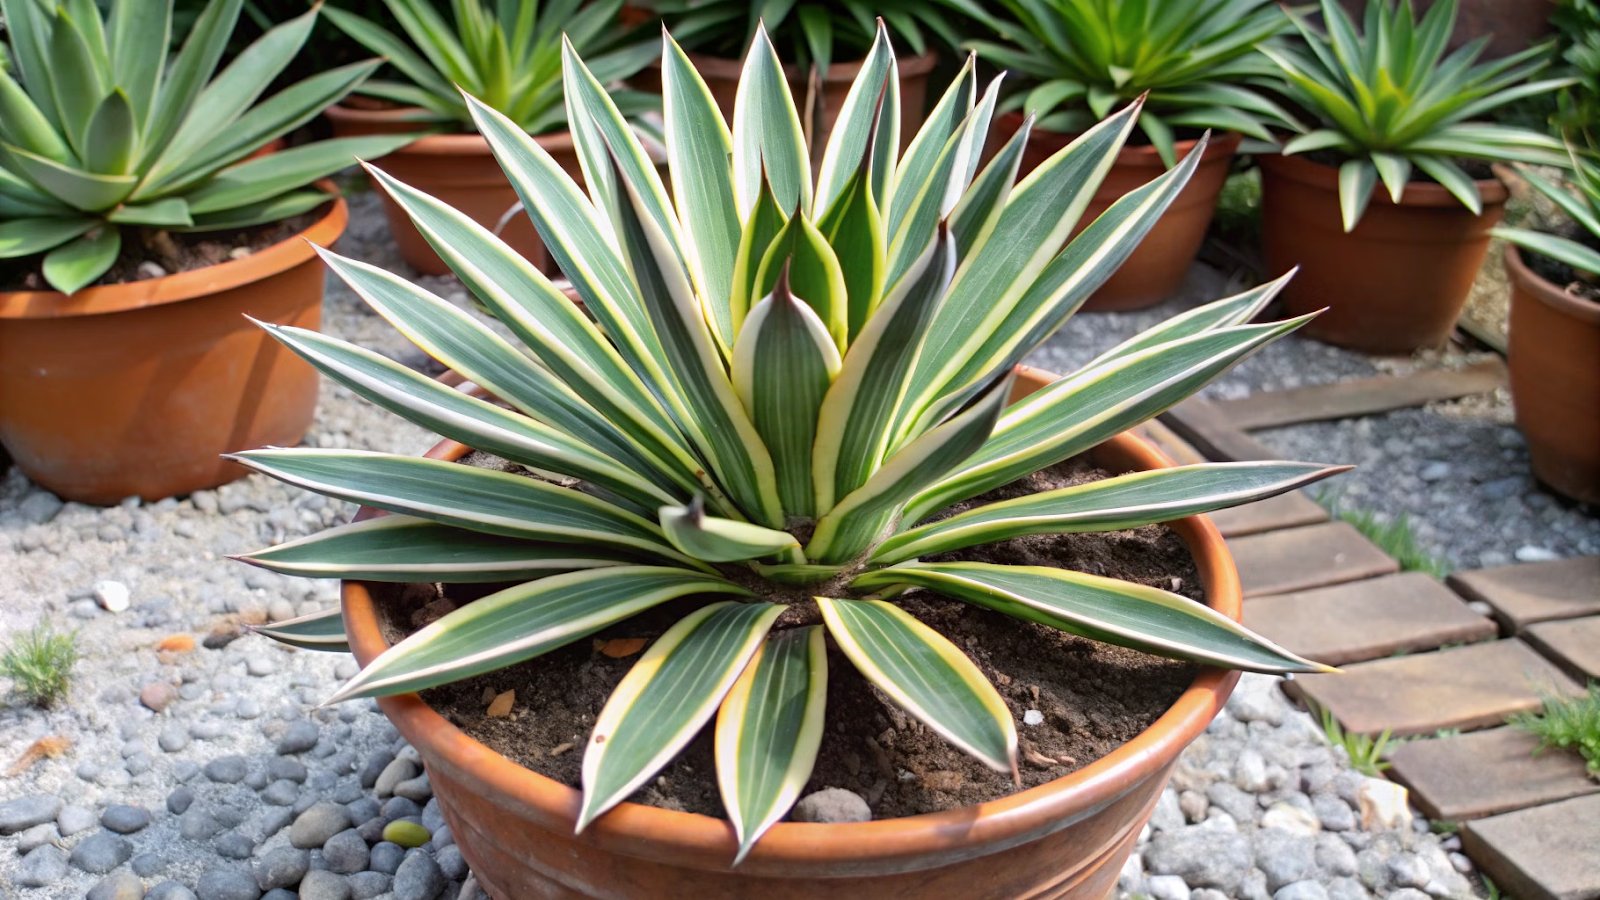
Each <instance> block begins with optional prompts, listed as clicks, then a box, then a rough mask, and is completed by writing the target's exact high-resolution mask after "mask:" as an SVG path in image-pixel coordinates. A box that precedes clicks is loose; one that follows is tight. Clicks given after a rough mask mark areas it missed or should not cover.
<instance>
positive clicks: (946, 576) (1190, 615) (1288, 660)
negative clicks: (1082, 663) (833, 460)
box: [851, 562, 1333, 673]
mask: <svg viewBox="0 0 1600 900" xmlns="http://www.w3.org/2000/svg"><path fill="white" fill-rule="evenodd" d="M851 584H852V586H853V587H858V588H860V589H862V590H872V589H877V588H888V587H891V586H894V585H901V584H910V585H916V586H917V587H923V588H927V589H928V590H931V591H935V592H937V593H940V594H944V595H945V596H947V597H955V598H956V599H959V600H965V601H967V602H968V603H973V604H977V605H978V606H986V607H988V608H990V609H993V610H997V611H999V612H1003V613H1005V614H1006V615H1009V616H1014V617H1016V618H1019V619H1025V620H1027V621H1030V622H1038V623H1040V624H1042V625H1049V626H1050V627H1052V628H1059V629H1061V630H1062V631H1065V632H1068V633H1070V634H1077V635H1082V636H1084V637H1088V638H1092V639H1093V640H1097V641H1104V642H1105V643H1108V644H1117V645H1119V646H1123V647H1132V648H1134V649H1136V650H1143V651H1145V652H1147V653H1154V654H1157V655H1160V656H1171V657H1176V658H1178V659H1188V660H1193V661H1195V662H1200V663H1206V664H1208V665H1218V666H1225V667H1227V668H1230V669H1244V670H1246V671H1251V672H1274V673H1283V672H1328V671H1333V670H1331V669H1329V668H1328V667H1327V666H1324V665H1320V664H1318V663H1314V662H1312V661H1310V660H1308V659H1305V658H1303V657H1300V656H1297V655H1295V654H1293V653H1290V652H1289V651H1287V650H1285V649H1283V648H1282V647H1279V646H1278V645H1276V644H1274V643H1272V642H1271V641H1269V640H1267V639H1266V638H1264V637H1261V636H1260V635H1257V634H1255V633H1253V632H1251V631H1250V630H1249V629H1247V628H1245V627H1244V626H1243V625H1240V624H1239V623H1237V622H1235V621H1233V620H1232V619H1230V618H1228V617H1227V616H1224V615H1222V614H1221V613H1219V612H1217V611H1216V610H1213V609H1211V608H1210V607H1209V606H1205V605H1203V604H1200V603H1196V602H1195V601H1193V600H1190V599H1189V598H1187V597H1180V596H1178V595H1177V594H1173V593H1170V592H1167V591H1163V590H1158V589H1156V588H1152V587H1146V586H1144V585H1142V584H1133V583H1131V582H1127V581H1118V580H1117V579H1115V578H1102V577H1100V576H1098V575H1087V574H1084V573H1083V572H1074V571H1072V570H1070V569H1055V568H1049V567H1045V566H1001V565H995V564H992V563H974V562H950V563H901V564H900V565H898V566H892V567H890V568H887V569H878V570H875V571H872V572H868V573H866V574H863V575H861V576H859V577H857V578H856V579H855V580H854V581H853V582H851Z"/></svg>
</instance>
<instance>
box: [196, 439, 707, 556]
mask: <svg viewBox="0 0 1600 900" xmlns="http://www.w3.org/2000/svg"><path fill="white" fill-rule="evenodd" d="M227 458H229V459H232V460H234V461H236V462H240V463H243V464H244V465H246V466H249V467H250V468H252V469H255V470H256V471H257V472H261V473H263V474H266V475H270V476H271V477H273V478H276V479H278V480H279V481H282V482H284V483H286V484H292V485H294V486H296V487H302V488H305V489H306V490H309V491H315V492H317V493H319V494H325V495H327V496H329V497H335V498H338V499H340V500H348V501H350V502H351V503H359V504H361V505H363V506H373V507H377V508H378V509H384V510H388V511H389V512H397V513H405V514H406V515H411V516H418V517H421V518H424V519H431V520H433V521H435V522H442V523H444V524H446V525H454V526H456V527H458V528H466V529H470V530H472V531H482V532H485V533H487V534H498V535H502V536H504V537H514V538H523V539H525V540H535V541H554V542H557V543H573V544H585V543H593V544H600V545H602V546H606V547H613V548H617V549H620V550H625V551H626V550H632V551H643V552H645V553H650V554H653V555H655V556H659V557H664V558H667V559H671V560H674V561H675V562H679V563H683V564H688V565H699V564H698V563H696V562H695V561H694V560H691V559H689V558H688V557H686V556H684V555H683V554H681V553H679V552H678V551H677V550H674V549H673V548H672V547H671V546H670V545H669V544H668V543H667V542H666V539H665V538H664V537H663V536H662V534H661V529H660V528H658V527H656V525H655V523H653V522H650V521H648V520H646V519H643V518H641V517H639V516H636V515H634V514H633V513H630V512H627V511H625V510H622V509H619V508H618V507H616V506H613V505H612V504H610V503H607V502H605V501H604V500H597V499H595V498H594V497H590V496H589V495H587V494H584V493H581V492H579V491H575V490H572V489H571V488H565V487H557V486H555V485H553V484H548V483H546V482H543V481H539V480H537V479H534V478H527V477H524V476H521V475H511V474H508V473H505V472H495V471H491V470H489V469H479V468H475V467H473V466H463V465H458V464H456V463H449V462H444V461H443V460H437V459H426V458H423V457H416V456H393V455H390V454H387V453H373V452H371V451H365V450H305V449H296V450H246V451H244V452H243V453H234V454H229V455H228V457H227Z"/></svg>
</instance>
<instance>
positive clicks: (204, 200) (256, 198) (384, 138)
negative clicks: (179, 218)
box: [184, 134, 416, 214]
mask: <svg viewBox="0 0 1600 900" xmlns="http://www.w3.org/2000/svg"><path fill="white" fill-rule="evenodd" d="M415 138H416V135H413V134H376V135H368V136H365V137H355V138H338V139H335V140H327V141H317V142H315V143H311V144H306V145H305V146H301V147H292V148H290V149H287V150H279V151H278V152H276V153H273V154H270V155H268V156H263V157H260V158H259V159H252V160H246V161H245V162H242V163H237V164H235V165H232V166H229V167H228V168H226V169H223V170H221V171H220V172H218V173H217V174H216V175H215V176H213V177H212V178H210V179H208V180H207V181H206V182H205V184H203V185H202V186H201V187H199V188H197V189H195V190H193V191H190V192H189V193H187V194H185V195H184V199H185V200H187V201H188V204H189V209H190V210H191V211H192V212H194V213H196V214H200V213H213V212H221V211H223V210H227V209H232V208H235V207H239V206H247V205H249V204H252V203H259V202H261V201H263V200H268V199H271V198H273V197H276V196H278V195H280V194H283V193H285V192H287V191H291V190H294V189H295V188H299V187H304V186H305V185H308V184H310V183H312V182H313V181H316V180H317V179H319V178H326V177H328V176H329V175H332V174H334V173H336V172H339V171H340V170H342V169H345V168H348V167H349V166H350V165H351V164H352V163H354V162H355V161H357V160H360V159H368V158H372V157H378V156H385V155H387V154H389V153H391V152H393V151H395V150H398V149H400V148H401V147H404V146H405V145H406V144H408V143H410V142H411V141H413V140H414V139H415Z"/></svg>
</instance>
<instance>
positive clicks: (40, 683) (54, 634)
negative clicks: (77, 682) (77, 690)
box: [0, 621, 79, 706]
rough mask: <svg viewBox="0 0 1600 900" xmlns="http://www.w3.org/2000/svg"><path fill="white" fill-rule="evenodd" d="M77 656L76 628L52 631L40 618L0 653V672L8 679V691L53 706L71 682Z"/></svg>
mask: <svg viewBox="0 0 1600 900" xmlns="http://www.w3.org/2000/svg"><path fill="white" fill-rule="evenodd" d="M78 659H79V652H78V632H76V631H67V632H60V631H56V630H55V629H54V628H53V627H52V626H51V625H50V623H49V622H44V621H41V622H40V623H39V624H37V625H35V626H34V627H32V628H30V629H28V630H27V631H24V632H21V633H20V634H18V635H17V636H16V637H15V638H13V639H12V641H11V645H10V646H9V647H7V648H6V650H5V652H4V653H0V676H4V677H6V678H9V679H11V683H12V687H11V689H12V692H13V693H15V694H17V695H18V696H20V697H21V698H22V699H23V701H24V702H26V703H31V704H34V705H35V706H53V705H54V704H55V703H56V702H57V701H59V700H60V699H61V698H62V697H65V696H66V693H67V688H69V687H70V686H71V685H72V667H73V666H75V665H77V662H78Z"/></svg>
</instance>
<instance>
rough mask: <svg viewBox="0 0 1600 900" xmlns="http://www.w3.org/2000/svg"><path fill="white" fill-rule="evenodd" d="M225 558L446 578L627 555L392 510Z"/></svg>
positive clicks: (410, 578)
mask: <svg viewBox="0 0 1600 900" xmlns="http://www.w3.org/2000/svg"><path fill="white" fill-rule="evenodd" d="M233 558H234V559H238V560H240V561H243V562H247V563H249V564H251V565H253V566H260V567H261V568H263V569H267V570H270V571H273V572H277V573H278V574H280V575H293V576H296V577H298V578H341V579H344V580H347V581H396V582H402V583H406V582H417V581H421V582H433V581H440V582H445V583H448V584H466V583H475V582H496V581H531V580H533V579H535V578H544V577H545V576H547V575H559V574H561V573H563V572H572V571H576V570H579V569H598V568H602V567H605V566H620V565H625V564H627V563H628V562H629V561H630V560H629V559H628V557H627V556H626V555H624V554H620V553H612V552H608V551H603V550H595V549H594V548H581V549H580V548H577V547H574V546H573V545H572V544H540V543H534V542H532V541H523V540H517V539H515V538H507V537H500V536H498V535H492V534H484V533H482V532H477V531H467V530H465V529H461V528H452V527H450V526H449V525H440V524H439V523H437V522H430V521H428V520H427V519H419V518H417V517H415V516H400V515H388V516H376V517H374V518H371V519H367V520H366V521H363V522H352V523H350V524H348V525H339V526H337V527H334V528H329V529H327V530H326V531H321V532H318V533H316V534H313V535H311V536H309V537H303V538H300V539H298V540H294V541H289V542H288V543H284V544H279V545H277V546H276V547H269V548H267V549H265V550H258V551H256V552H255V553H246V554H244V555H242V556H236V557H233Z"/></svg>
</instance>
